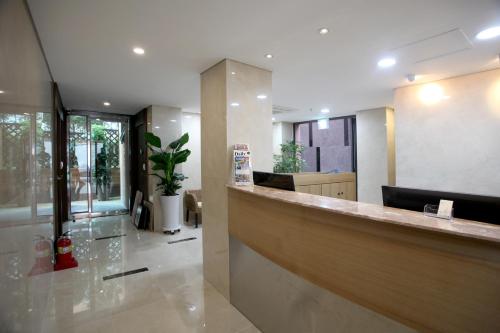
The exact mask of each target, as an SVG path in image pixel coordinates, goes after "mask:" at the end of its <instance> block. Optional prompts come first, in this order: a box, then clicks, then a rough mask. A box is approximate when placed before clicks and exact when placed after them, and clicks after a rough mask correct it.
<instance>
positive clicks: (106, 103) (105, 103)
mask: <svg viewBox="0 0 500 333" xmlns="http://www.w3.org/2000/svg"><path fill="white" fill-rule="evenodd" d="M102 104H103V105H104V106H110V105H111V103H110V102H104V103H102Z"/></svg>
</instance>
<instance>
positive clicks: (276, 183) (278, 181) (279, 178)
mask: <svg viewBox="0 0 500 333" xmlns="http://www.w3.org/2000/svg"><path fill="white" fill-rule="evenodd" d="M253 183H254V184H255V185H259V186H265V187H272V188H277V189H280V190H287V191H295V184H294V182H293V176H292V175H285V174H279V173H270V172H261V171H254V172H253Z"/></svg>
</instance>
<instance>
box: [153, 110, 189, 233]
mask: <svg viewBox="0 0 500 333" xmlns="http://www.w3.org/2000/svg"><path fill="white" fill-rule="evenodd" d="M148 112H150V113H151V130H152V132H153V134H154V135H156V136H158V137H159V138H160V139H161V143H162V147H165V146H166V145H168V144H169V143H170V142H172V141H174V140H177V139H178V138H179V137H180V136H181V135H182V123H181V122H182V112H181V109H180V108H175V107H169V106H159V105H153V106H150V107H149V108H148ZM151 166H152V165H151V162H150V163H149V169H148V170H149V172H150V173H151V172H152V170H151ZM177 171H178V172H182V165H181V166H178V167H177ZM157 182H158V178H157V177H155V176H149V201H151V202H153V204H154V221H155V222H154V224H155V231H159V232H161V231H162V230H161V221H163V218H162V214H161V206H160V200H159V196H158V192H156V190H155V189H156V183H157ZM180 194H182V193H180ZM181 205H182V200H180V206H179V208H180V209H179V220H181V218H182V217H181V216H182V210H183V209H182V206H181Z"/></svg>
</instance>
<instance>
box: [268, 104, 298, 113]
mask: <svg viewBox="0 0 500 333" xmlns="http://www.w3.org/2000/svg"><path fill="white" fill-rule="evenodd" d="M296 111H299V109H296V108H292V107H288V106H282V105H273V114H288V113H291V112H296Z"/></svg>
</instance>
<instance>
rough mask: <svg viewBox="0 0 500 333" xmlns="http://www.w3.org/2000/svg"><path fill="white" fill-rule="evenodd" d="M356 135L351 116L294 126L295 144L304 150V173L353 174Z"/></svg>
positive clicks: (354, 168) (354, 121)
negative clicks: (301, 146)
mask: <svg viewBox="0 0 500 333" xmlns="http://www.w3.org/2000/svg"><path fill="white" fill-rule="evenodd" d="M355 135H356V117H354V116H349V117H340V118H330V119H321V120H313V121H307V122H300V123H295V124H294V138H295V142H296V143H298V144H301V145H303V146H304V152H303V154H302V158H303V159H304V160H305V161H306V167H305V169H304V171H306V172H354V171H356V140H355Z"/></svg>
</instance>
